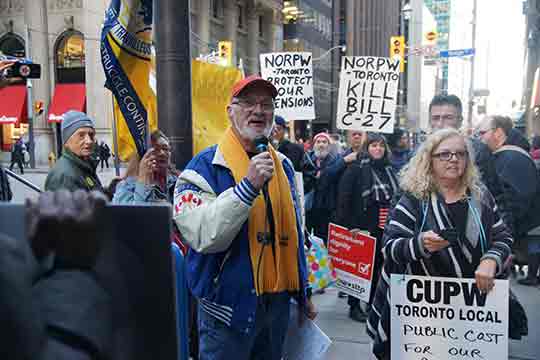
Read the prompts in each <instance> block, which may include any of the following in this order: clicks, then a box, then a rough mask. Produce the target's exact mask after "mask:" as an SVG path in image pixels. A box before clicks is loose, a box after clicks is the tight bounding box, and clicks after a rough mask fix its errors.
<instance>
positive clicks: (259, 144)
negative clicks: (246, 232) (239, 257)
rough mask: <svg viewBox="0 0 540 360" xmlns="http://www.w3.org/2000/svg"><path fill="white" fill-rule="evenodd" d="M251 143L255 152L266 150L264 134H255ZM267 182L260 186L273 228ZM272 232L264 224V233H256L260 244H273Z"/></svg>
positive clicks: (266, 143) (266, 139) (267, 214)
mask: <svg viewBox="0 0 540 360" xmlns="http://www.w3.org/2000/svg"><path fill="white" fill-rule="evenodd" d="M253 144H254V145H255V152H256V153H257V154H260V153H263V152H265V151H268V138H267V137H266V136H264V135H259V136H257V137H256V138H255V139H254V140H253ZM268 182H269V181H267V182H265V183H264V185H263V188H262V193H263V197H264V203H265V208H266V217H267V220H268V223H269V224H270V226H271V228H272V229H273V228H274V223H273V221H270V220H271V218H270V216H269V214H270V213H271V212H272V206H271V205H270V194H269V193H268ZM272 233H273V231H270V233H268V232H267V231H266V225H265V231H264V233H260V234H257V239H258V240H259V242H261V243H262V244H272V245H273V243H274V241H273V240H274V239H272V236H271V234H272Z"/></svg>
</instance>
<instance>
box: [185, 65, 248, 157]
mask: <svg viewBox="0 0 540 360" xmlns="http://www.w3.org/2000/svg"><path fill="white" fill-rule="evenodd" d="M191 69H192V70H191V73H192V79H191V83H192V95H193V99H192V106H193V153H194V154H197V153H199V152H200V151H202V150H203V149H204V148H206V147H208V146H210V145H214V144H217V143H218V141H219V139H220V138H221V136H222V135H223V134H224V132H225V130H226V129H227V127H228V126H229V118H228V116H227V105H228V104H229V101H230V99H231V91H232V87H233V85H234V84H235V83H236V82H237V81H239V80H240V79H241V78H242V73H241V72H240V70H238V69H236V68H233V67H223V66H219V65H214V64H208V63H205V62H201V61H196V60H194V61H193V62H192V65H191Z"/></svg>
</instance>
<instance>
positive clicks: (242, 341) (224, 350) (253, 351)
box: [199, 293, 291, 360]
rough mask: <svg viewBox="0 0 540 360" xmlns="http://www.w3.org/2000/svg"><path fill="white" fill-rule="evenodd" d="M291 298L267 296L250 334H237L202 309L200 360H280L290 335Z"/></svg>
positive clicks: (274, 295) (260, 300)
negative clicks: (286, 339)
mask: <svg viewBox="0 0 540 360" xmlns="http://www.w3.org/2000/svg"><path fill="white" fill-rule="evenodd" d="M290 306H291V305H290V296H289V295H288V294H286V293H280V294H271V295H264V296H263V298H260V299H259V303H258V305H257V310H256V316H255V324H254V326H253V329H252V330H251V331H250V332H249V333H248V334H245V333H242V332H240V331H238V330H235V329H233V328H231V327H229V326H227V325H226V324H225V323H223V322H221V321H220V320H218V319H216V318H215V317H213V316H212V315H209V314H208V313H207V312H205V311H204V310H202V309H201V308H200V307H199V360H230V359H235V360H280V359H281V356H282V352H283V343H284V341H285V336H286V334H287V329H288V325H289V314H290Z"/></svg>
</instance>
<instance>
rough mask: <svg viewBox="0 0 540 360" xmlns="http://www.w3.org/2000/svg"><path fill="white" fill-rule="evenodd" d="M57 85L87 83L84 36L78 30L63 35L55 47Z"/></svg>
mask: <svg viewBox="0 0 540 360" xmlns="http://www.w3.org/2000/svg"><path fill="white" fill-rule="evenodd" d="M54 54H55V56H54V65H55V76H56V83H57V84H65V83H84V82H85V74H84V67H85V53H84V35H83V34H82V33H81V32H79V31H77V30H68V31H65V32H64V33H62V34H61V35H60V36H59V37H58V39H57V40H56V44H55V46H54Z"/></svg>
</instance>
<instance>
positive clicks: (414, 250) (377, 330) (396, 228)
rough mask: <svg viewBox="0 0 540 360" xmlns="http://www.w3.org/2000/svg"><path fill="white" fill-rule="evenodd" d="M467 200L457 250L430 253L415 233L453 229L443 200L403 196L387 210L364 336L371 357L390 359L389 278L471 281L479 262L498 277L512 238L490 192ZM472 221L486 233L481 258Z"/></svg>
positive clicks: (478, 241) (440, 198) (478, 234)
mask: <svg viewBox="0 0 540 360" xmlns="http://www.w3.org/2000/svg"><path fill="white" fill-rule="evenodd" d="M467 201H468V202H469V205H470V207H469V213H468V216H467V227H466V237H467V239H465V240H464V241H461V244H460V246H454V247H448V248H445V249H443V250H441V251H439V252H436V253H432V254H430V253H429V252H427V251H426V250H425V249H424V247H423V242H422V239H421V237H420V236H419V234H420V233H421V232H425V231H428V230H433V231H434V232H436V233H440V231H441V230H443V229H446V228H450V227H454V226H453V224H452V221H451V219H450V218H449V215H448V214H449V211H448V209H447V207H446V204H445V202H444V199H443V198H442V197H441V196H440V195H437V194H432V195H431V197H430V199H429V200H423V201H421V200H418V199H416V198H415V197H413V196H412V195H411V194H405V195H403V196H402V198H401V199H400V201H399V202H398V204H397V205H396V207H395V208H394V209H393V210H392V213H391V215H390V219H389V222H388V224H387V226H386V228H385V232H384V236H383V242H384V247H383V254H384V258H385V261H384V266H383V270H382V273H381V280H380V281H379V282H378V285H377V290H376V293H375V299H374V301H373V305H372V307H371V311H370V313H369V318H368V322H367V331H368V334H369V335H370V336H371V337H372V338H373V340H374V347H373V352H374V354H375V355H377V356H381V355H383V354H388V355H389V351H390V287H389V286H390V274H410V275H421V276H444V277H463V278H474V271H475V269H476V267H477V266H478V264H479V263H480V261H481V260H483V259H485V258H491V259H494V260H495V261H496V262H497V275H501V273H502V271H503V266H504V263H505V262H506V260H507V259H508V256H509V255H510V253H511V247H512V243H513V239H512V236H511V234H510V232H509V231H508V228H507V227H506V225H505V224H504V222H503V221H502V219H501V217H500V216H499V211H498V209H497V205H496V204H495V201H494V199H493V197H492V196H491V194H490V193H489V191H487V190H484V191H483V192H482V194H481V196H479V197H478V198H476V197H473V196H471V197H470V198H468V199H467ZM471 207H472V208H474V209H476V213H477V215H478V216H477V217H475V216H473V214H472V212H473V211H474V210H473V209H471ZM424 214H425V215H424ZM424 217H425V221H424ZM475 218H476V219H481V224H482V227H483V229H484V232H485V236H486V240H487V247H486V250H487V251H486V252H485V253H484V254H482V251H481V245H480V242H481V240H480V232H481V230H480V227H479V224H478V223H479V221H478V220H475ZM422 223H424V226H423V228H422V229H421V227H422Z"/></svg>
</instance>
